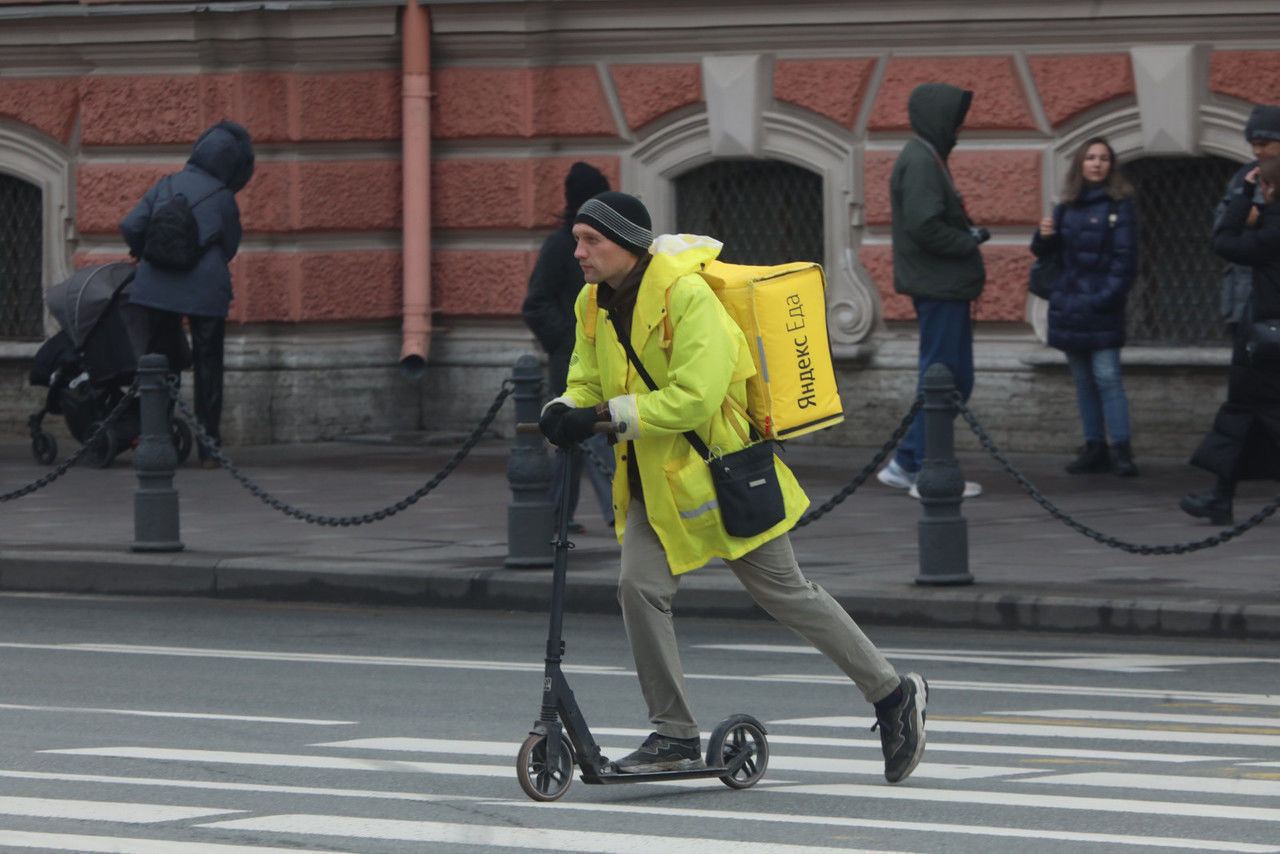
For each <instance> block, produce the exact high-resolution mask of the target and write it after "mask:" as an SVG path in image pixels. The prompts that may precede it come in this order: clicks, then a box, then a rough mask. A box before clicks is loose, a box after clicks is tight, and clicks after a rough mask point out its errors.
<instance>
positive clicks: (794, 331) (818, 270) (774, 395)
mask: <svg viewBox="0 0 1280 854" xmlns="http://www.w3.org/2000/svg"><path fill="white" fill-rule="evenodd" d="M702 278H704V279H706V281H707V284H709V285H710V286H711V290H713V291H715V294H716V296H717V297H719V298H720V302H721V303H722V304H723V305H724V307H725V309H726V310H727V311H728V312H729V316H730V317H732V318H733V319H734V321H735V322H736V323H737V324H738V326H740V327H742V332H743V334H744V335H746V336H747V344H748V345H750V347H751V358H752V360H753V361H754V362H755V365H756V375H755V376H753V377H751V378H749V379H748V380H747V415H748V416H749V417H750V418H751V420H752V422H753V423H754V424H755V426H756V429H757V430H758V431H759V432H760V434H761V435H762V436H764V438H766V439H790V438H792V437H794V436H803V435H804V434H805V433H812V432H813V431H815V430H821V429H822V428H823V427H830V426H832V425H834V424H839V423H840V422H841V421H843V420H844V409H843V408H842V407H841V405H840V392H839V390H838V389H837V388H836V371H835V365H834V364H833V363H832V359H831V342H830V340H829V339H828V338H827V282H826V279H825V278H824V277H823V275H822V267H821V265H818V264H814V263H811V262H807V261H798V262H794V263H791V264H782V265H779V266H776V267H751V266H746V265H743V264H726V263H724V262H723V261H711V262H710V263H708V264H707V265H706V266H705V267H704V268H703V270H702ZM669 293H670V292H669V291H668V294H669Z"/></svg>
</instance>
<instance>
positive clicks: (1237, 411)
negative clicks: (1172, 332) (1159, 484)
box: [1179, 159, 1280, 525]
mask: <svg viewBox="0 0 1280 854" xmlns="http://www.w3.org/2000/svg"><path fill="white" fill-rule="evenodd" d="M1259 185H1260V186H1261V191H1262V198H1263V200H1264V205H1263V207H1262V210H1261V212H1260V213H1259V215H1258V219H1257V224H1256V226H1255V227H1253V228H1249V227H1248V226H1247V222H1248V220H1249V211H1250V209H1251V208H1252V207H1253V205H1254V192H1255V188H1257V187H1258V186H1259ZM1278 190H1280V159H1271V160H1266V161H1263V163H1262V165H1261V166H1259V167H1258V168H1256V169H1253V170H1251V171H1250V172H1249V173H1248V174H1247V175H1246V176H1245V181H1244V185H1243V186H1242V187H1241V188H1240V189H1239V190H1238V191H1237V192H1236V194H1235V196H1234V197H1232V199H1231V203H1230V204H1229V205H1228V206H1227V210H1226V213H1225V214H1224V215H1223V216H1222V219H1221V220H1220V222H1219V223H1218V227H1217V229H1216V230H1215V232H1214V235H1213V249H1214V251H1215V252H1217V253H1218V254H1219V255H1221V256H1222V257H1223V258H1225V259H1227V260H1228V261H1230V262H1232V263H1234V264H1244V265H1247V266H1249V267H1250V268H1252V280H1253V281H1252V287H1251V289H1250V291H1249V300H1248V303H1247V304H1246V306H1245V313H1244V316H1243V317H1242V318H1241V321H1240V323H1239V324H1237V325H1236V330H1235V338H1234V342H1233V347H1232V351H1231V373H1230V375H1229V377H1228V380H1227V400H1226V403H1224V404H1222V406H1221V407H1219V409H1218V413H1217V415H1216V416H1214V419H1213V427H1212V429H1211V430H1210V431H1209V433H1208V435H1206V436H1205V437H1204V439H1203V440H1202V441H1201V442H1200V445H1199V447H1197V448H1196V451H1195V453H1194V454H1192V456H1191V464H1192V465H1194V466H1197V467H1199V468H1202V469H1205V470H1206V471H1208V472H1210V473H1212V474H1214V475H1216V476H1217V482H1216V483H1215V485H1214V488H1213V490H1212V491H1210V492H1207V493H1202V494H1198V495H1188V496H1186V497H1185V498H1183V499H1182V501H1181V503H1180V504H1179V506H1180V507H1181V508H1182V510H1183V511H1185V512H1186V513H1189V514H1190V515H1192V516H1195V517H1196V518H1198V519H1208V520H1209V521H1210V522H1212V523H1213V524H1215V525H1225V524H1229V523H1230V522H1231V521H1232V503H1233V501H1234V499H1235V491H1236V484H1237V483H1238V482H1239V481H1241V480H1263V479H1268V478H1270V479H1277V480H1280V362H1278V361H1266V360H1254V359H1251V358H1250V356H1249V351H1248V344H1249V339H1250V335H1251V331H1252V327H1253V322H1254V321H1261V320H1275V319H1277V318H1280V201H1277V191H1278Z"/></svg>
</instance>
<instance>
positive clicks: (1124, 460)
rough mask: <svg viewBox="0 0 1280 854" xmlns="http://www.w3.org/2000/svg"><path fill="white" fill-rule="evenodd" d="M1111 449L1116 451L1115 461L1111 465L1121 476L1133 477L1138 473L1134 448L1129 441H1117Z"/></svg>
mask: <svg viewBox="0 0 1280 854" xmlns="http://www.w3.org/2000/svg"><path fill="white" fill-rule="evenodd" d="M1111 450H1112V451H1114V452H1115V453H1114V457H1113V459H1114V460H1115V463H1114V464H1113V465H1112V467H1111V470H1112V471H1113V472H1115V473H1116V474H1117V475H1118V476H1120V477H1133V476H1134V475H1136V474H1137V473H1138V467H1137V466H1136V465H1135V464H1134V462H1133V449H1132V448H1130V447H1129V443H1128V442H1116V443H1115V444H1114V445H1112V446H1111Z"/></svg>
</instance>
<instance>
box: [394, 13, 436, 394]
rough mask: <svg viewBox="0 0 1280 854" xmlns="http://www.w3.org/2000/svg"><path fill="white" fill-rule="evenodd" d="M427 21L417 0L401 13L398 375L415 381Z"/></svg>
mask: <svg viewBox="0 0 1280 854" xmlns="http://www.w3.org/2000/svg"><path fill="white" fill-rule="evenodd" d="M430 29H431V19H430V17H429V14H428V12H427V10H426V9H424V8H422V7H421V6H419V5H418V2H417V0H409V2H408V3H407V4H406V5H405V8H404V36H403V44H402V65H403V70H402V73H403V80H402V81H401V107H400V109H401V123H402V130H401V137H402V141H401V146H402V155H401V159H402V174H403V181H404V184H403V190H402V194H403V199H404V211H403V214H402V217H403V219H402V223H403V231H404V234H403V252H404V326H403V331H402V341H403V343H402V346H401V348H400V372H401V374H403V375H404V376H406V377H408V378H409V379H419V378H421V377H422V375H423V374H424V373H425V372H426V368H427V353H428V350H429V348H430V345H431V101H430V86H431V71H430V68H431V57H430V42H429V32H430Z"/></svg>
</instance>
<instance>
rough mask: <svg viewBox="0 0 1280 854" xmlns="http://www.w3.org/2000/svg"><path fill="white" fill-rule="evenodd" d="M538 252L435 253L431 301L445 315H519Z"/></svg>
mask: <svg viewBox="0 0 1280 854" xmlns="http://www.w3.org/2000/svg"><path fill="white" fill-rule="evenodd" d="M537 260H538V253H537V252H521V251H515V250H502V249H466V250H463V249H454V250H444V251H438V252H434V253H432V257H431V281H432V297H433V299H434V301H435V304H436V307H437V309H438V310H439V311H440V312H441V313H443V314H456V315H519V314H520V304H521V303H523V302H524V296H525V291H526V289H527V287H528V283H529V274H530V273H532V272H533V264H534V262H535V261H537Z"/></svg>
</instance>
